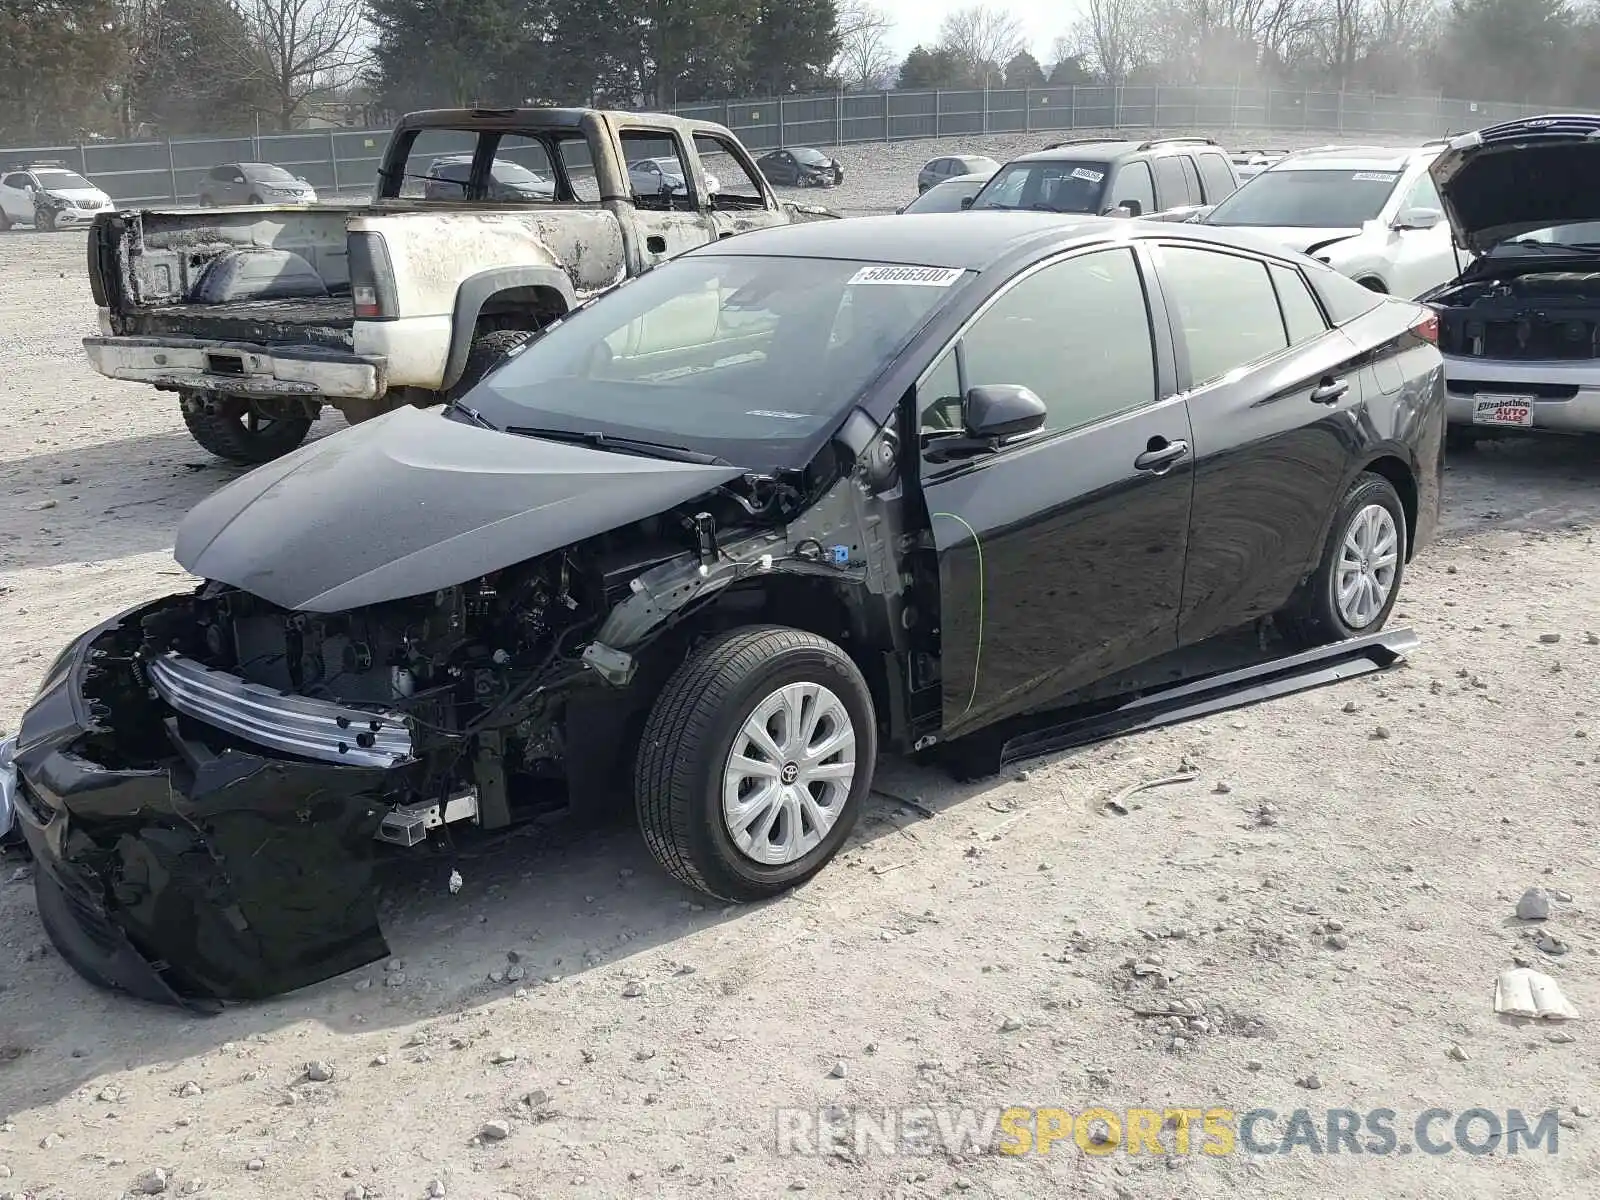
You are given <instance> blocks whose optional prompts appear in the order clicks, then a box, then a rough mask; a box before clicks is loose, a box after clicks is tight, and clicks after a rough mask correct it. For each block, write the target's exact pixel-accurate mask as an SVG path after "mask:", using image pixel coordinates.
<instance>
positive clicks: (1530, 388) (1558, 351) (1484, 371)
mask: <svg viewBox="0 0 1600 1200" xmlns="http://www.w3.org/2000/svg"><path fill="white" fill-rule="evenodd" d="M1431 172H1432V175H1433V178H1434V180H1435V182H1436V184H1437V186H1438V189H1439V195H1440V197H1441V198H1442V201H1443V205H1444V211H1445V213H1446V215H1447V217H1448V218H1449V221H1450V224H1451V227H1452V228H1453V229H1454V231H1455V236H1456V239H1457V240H1458V241H1459V242H1461V244H1462V245H1463V246H1465V247H1467V248H1468V249H1469V250H1471V251H1472V253H1473V254H1474V255H1476V256H1477V258H1476V261H1474V262H1473V264H1472V265H1471V266H1470V267H1468V268H1467V269H1466V270H1465V271H1463V272H1462V273H1461V274H1460V275H1459V276H1458V277H1457V278H1456V279H1454V280H1453V281H1451V282H1450V283H1449V284H1446V285H1445V286H1444V287H1441V288H1439V289H1437V290H1435V291H1433V292H1431V293H1429V294H1428V295H1426V296H1424V297H1422V299H1423V300H1424V301H1425V302H1426V303H1428V304H1430V305H1432V306H1433V307H1434V308H1435V309H1437V310H1438V313H1439V318H1440V320H1439V324H1440V330H1439V348H1440V349H1441V350H1442V351H1443V352H1444V355H1445V378H1446V380H1447V385H1448V389H1449V392H1448V397H1449V421H1450V424H1451V441H1452V442H1453V443H1454V444H1456V445H1457V446H1462V445H1467V444H1470V443H1471V442H1473V441H1475V440H1476V439H1477V438H1478V437H1480V436H1482V435H1483V434H1485V433H1491V434H1492V433H1497V432H1499V431H1501V430H1504V429H1523V430H1529V429H1532V430H1540V429H1542V430H1550V431H1557V432H1565V433H1600V117H1595V116H1577V115H1575V116H1567V115H1551V116H1543V117H1533V118H1529V119H1526V120H1520V121H1508V122H1506V123H1504V124H1500V125H1491V126H1489V127H1488V128H1486V129H1480V130H1478V131H1476V132H1474V133H1466V134H1462V135H1461V136H1459V137H1456V138H1452V139H1451V140H1450V143H1449V145H1448V147H1447V148H1446V149H1445V150H1444V151H1443V153H1441V154H1440V155H1439V157H1438V158H1437V159H1436V160H1435V161H1434V163H1433V166H1432V168H1431Z"/></svg>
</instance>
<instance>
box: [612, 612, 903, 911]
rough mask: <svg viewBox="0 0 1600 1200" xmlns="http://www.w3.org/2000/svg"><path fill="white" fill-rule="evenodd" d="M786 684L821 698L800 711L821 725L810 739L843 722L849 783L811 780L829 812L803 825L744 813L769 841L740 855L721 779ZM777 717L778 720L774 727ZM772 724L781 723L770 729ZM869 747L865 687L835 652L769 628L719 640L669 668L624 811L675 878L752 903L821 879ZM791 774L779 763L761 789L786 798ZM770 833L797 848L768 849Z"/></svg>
mask: <svg viewBox="0 0 1600 1200" xmlns="http://www.w3.org/2000/svg"><path fill="white" fill-rule="evenodd" d="M793 685H810V686H811V687H812V688H816V687H821V688H823V689H826V693H825V694H823V695H818V694H816V693H813V694H812V697H811V700H810V702H811V703H812V704H817V703H821V704H822V705H823V706H824V712H823V715H822V716H821V717H819V718H816V719H817V721H818V724H817V728H818V730H823V729H824V726H823V722H824V721H832V722H836V723H834V724H832V725H831V726H829V728H832V729H835V730H837V729H838V728H840V724H839V723H837V722H838V721H839V717H838V714H839V713H840V712H843V713H844V714H846V716H847V719H848V721H849V723H850V727H851V731H852V732H853V733H854V735H855V740H854V748H853V752H854V772H853V775H851V776H850V779H849V783H848V786H847V788H846V787H845V786H842V785H841V784H840V783H839V781H838V780H837V779H832V780H827V779H824V780H813V781H812V784H811V786H820V787H822V788H823V789H824V790H823V791H822V792H821V793H820V794H818V793H817V792H815V791H813V792H812V795H813V797H814V798H815V799H816V800H823V799H826V800H828V801H830V803H828V804H826V805H825V806H824V805H819V804H815V803H814V804H813V812H812V813H811V814H808V816H807V819H806V820H804V821H800V822H796V821H795V820H794V818H793V817H792V816H790V815H789V813H790V812H793V813H798V812H799V802H798V801H796V807H795V808H794V809H792V810H787V811H786V812H785V813H784V815H783V816H782V817H781V818H774V819H773V820H771V821H767V820H764V818H763V816H762V814H764V813H770V812H771V811H772V808H773V807H776V806H769V805H762V804H760V802H759V801H757V802H756V805H757V806H756V807H754V808H752V809H751V811H752V812H755V813H756V816H755V818H754V820H753V821H752V822H751V824H750V825H749V826H748V827H747V830H746V831H747V832H748V831H749V830H757V829H759V830H761V831H762V832H764V833H765V834H766V835H767V836H765V837H764V838H763V837H759V836H758V837H755V838H752V839H751V845H750V847H748V848H746V849H741V848H740V846H739V845H738V844H737V843H736V842H735V838H734V834H733V833H732V832H731V831H730V826H729V821H728V817H727V816H725V815H724V791H725V786H726V785H725V780H724V776H725V774H726V772H727V771H728V770H729V769H730V768H731V762H730V759H731V757H732V755H733V752H734V750H735V747H736V746H737V745H739V744H741V743H742V741H743V739H744V738H745V736H746V735H745V734H744V732H743V728H742V727H743V726H744V725H745V723H746V722H747V721H748V720H750V719H751V718H753V717H754V716H755V715H756V713H757V711H758V710H759V709H760V708H762V707H764V706H766V705H767V704H770V703H775V702H777V701H779V700H780V699H781V697H782V695H783V691H784V689H786V688H789V687H791V686H793ZM802 702H803V701H802ZM830 708H831V709H832V710H833V712H832V714H831V715H830V714H829V713H828V712H827V709H830ZM783 715H784V714H783V710H782V709H780V710H778V711H775V712H774V713H773V717H772V719H773V720H775V721H777V720H778V719H779V718H780V717H781V716H783ZM782 725H783V722H782V721H779V728H780V730H781V728H782ZM770 728H771V726H770V724H769V734H768V736H769V737H772V739H773V740H774V741H777V742H779V743H780V745H781V744H783V743H784V741H785V740H786V739H783V738H782V737H781V736H778V735H772V734H771V733H770ZM877 742H878V734H877V720H876V716H875V714H874V712H873V707H872V695H871V693H870V691H869V690H868V688H867V682H866V680H865V679H863V678H862V676H861V672H860V671H859V670H858V669H857V668H856V665H855V663H854V662H852V661H851V660H850V657H849V655H847V654H846V653H845V652H844V651H843V650H841V649H840V648H839V647H838V646H836V645H834V644H833V643H832V642H830V641H828V640H827V639H825V638H821V637H818V636H817V635H816V634H812V633H806V632H803V631H801V630H798V629H789V628H785V627H782V626H773V625H761V626H747V627H745V628H743V629H735V630H733V631H731V632H728V633H724V634H721V635H719V636H717V637H715V638H713V639H711V640H710V641H708V642H706V643H705V644H704V645H702V646H700V647H699V648H698V649H697V650H695V651H694V652H693V653H692V654H691V655H690V656H689V658H688V659H687V660H685V662H684V663H683V665H682V666H680V667H679V668H678V670H677V671H676V672H675V673H674V674H673V676H672V677H671V678H670V679H669V680H668V681H667V684H666V686H665V687H663V688H662V690H661V694H660V695H659V696H658V697H657V698H656V702H655V705H654V707H653V708H652V709H651V711H650V716H649V719H648V720H647V721H646V722H645V728H644V734H643V736H642V737H641V738H640V741H639V751H638V756H637V758H636V760H635V763H634V801H635V804H636V805H637V808H638V814H639V828H640V831H641V832H642V833H643V834H644V840H645V844H646V845H647V846H648V847H649V848H650V853H651V854H653V855H654V856H655V859H656V861H657V862H659V863H660V864H661V865H662V866H663V867H664V868H665V869H666V870H667V871H668V872H669V873H670V874H672V875H673V876H674V877H675V878H676V879H678V880H679V881H680V882H682V883H684V884H687V885H688V886H689V887H692V888H694V889H696V890H697V891H701V892H705V893H706V894H708V895H710V896H714V897H716V898H717V899H719V900H732V901H750V900H761V899H764V898H766V897H768V896H773V895H776V894H778V893H780V892H783V891H786V890H788V889H789V888H792V887H795V886H796V885H798V884H800V883H803V882H804V881H805V880H807V879H809V878H811V876H813V875H815V874H816V873H817V872H818V871H820V870H821V869H822V868H823V866H825V865H826V864H827V862H828V860H829V859H831V858H832V857H833V856H834V855H835V854H836V853H838V851H839V847H841V846H842V845H844V842H845V840H846V839H847V838H848V837H849V836H850V830H851V829H852V828H853V827H854V825H855V823H856V819H857V817H858V816H859V815H860V812H861V808H862V806H863V805H864V804H865V802H866V797H867V793H868V792H869V791H870V790H871V787H872V772H873V768H874V765H875V763H876V756H877V748H878V747H877ZM769 757H770V755H769ZM831 757H832V756H831V755H830V756H829V758H831ZM820 765H821V768H822V769H826V768H827V767H829V766H833V767H836V768H837V767H842V766H843V765H844V764H843V763H830V762H829V761H828V758H825V759H823V760H822V763H821V764H820ZM795 766H796V760H794V759H788V760H786V762H785V763H784V765H783V766H782V767H780V768H778V774H777V776H776V778H774V779H772V781H771V783H769V784H768V785H767V786H768V787H769V788H770V787H773V786H776V787H778V788H779V789H780V790H782V791H787V788H786V787H785V786H784V778H785V772H788V771H791V770H793V769H794V768H795ZM750 782H752V783H754V782H756V780H755V778H754V777H751V778H750ZM802 782H803V777H802ZM789 783H790V784H791V785H792V783H793V781H792V780H790V781H789ZM736 786H738V785H736ZM760 790H761V788H760V786H759V785H758V786H757V787H755V788H752V789H750V790H749V791H747V792H745V793H743V794H744V795H746V796H753V795H755V794H756V793H757V792H758V791H760ZM830 793H831V794H830ZM790 795H791V796H792V795H793V793H790ZM778 803H779V804H780V805H781V804H782V803H783V801H782V800H781V799H780V800H779V801H778ZM824 813H825V814H828V815H830V816H831V817H832V824H831V825H828V826H826V828H821V827H819V826H818V825H817V824H816V822H815V817H816V815H818V814H824ZM797 825H798V829H797V828H796V827H797ZM780 829H781V830H782V831H783V833H784V834H785V837H784V838H783V839H782V840H783V841H785V842H787V841H788V840H789V836H788V835H791V834H794V833H796V832H799V833H800V834H801V835H802V837H801V839H800V844H799V845H798V846H793V845H791V846H789V847H787V848H786V849H785V848H784V847H780V846H777V845H775V844H774V841H775V839H774V837H773V836H772V835H773V834H775V833H777V832H778V831H779V830H780ZM818 835H820V836H818ZM763 851H765V852H766V853H765V854H763V853H762V852H763ZM762 857H766V858H767V861H765V862H763V861H761V858H762Z"/></svg>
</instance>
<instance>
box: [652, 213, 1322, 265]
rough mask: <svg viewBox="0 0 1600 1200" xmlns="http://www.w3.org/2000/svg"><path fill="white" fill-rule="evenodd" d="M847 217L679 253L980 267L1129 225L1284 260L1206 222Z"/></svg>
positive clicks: (1272, 248)
mask: <svg viewBox="0 0 1600 1200" xmlns="http://www.w3.org/2000/svg"><path fill="white" fill-rule="evenodd" d="M913 215H914V216H915V220H907V219H906V217H905V216H904V215H900V214H896V215H883V216H871V217H851V218H850V219H848V220H839V221H829V220H822V221H805V222H802V223H800V224H798V225H776V226H772V227H770V228H767V229H753V230H751V231H749V232H748V233H741V234H740V235H739V236H738V237H736V238H728V239H726V240H724V241H719V242H713V243H711V244H709V245H706V246H700V247H697V248H696V249H694V250H690V251H688V252H686V253H685V254H683V255H681V256H680V257H683V258H688V257H691V256H693V255H718V254H759V255H767V256H771V257H775V258H838V259H854V260H856V261H859V262H876V263H891V264H894V265H904V266H920V267H951V268H958V269H961V270H965V271H982V270H984V269H985V268H987V267H989V266H991V265H993V264H994V263H996V262H998V261H1000V260H1001V259H1003V258H1006V257H1007V256H1009V255H1011V254H1014V253H1017V252H1019V251H1023V250H1027V249H1030V248H1032V249H1035V250H1037V251H1038V252H1040V253H1045V252H1047V251H1053V250H1066V249H1071V248H1072V247H1073V246H1074V245H1079V244H1086V243H1091V242H1097V241H1103V240H1106V239H1107V238H1108V237H1110V236H1113V235H1116V234H1120V233H1126V232H1128V231H1129V230H1130V228H1134V229H1136V230H1137V232H1138V233H1139V234H1140V235H1142V236H1145V237H1175V238H1181V239H1184V240H1188V241H1197V242H1213V243H1215V244H1217V245H1218V246H1222V247H1227V246H1235V247H1238V248H1241V249H1246V250H1249V251H1251V252H1253V253H1258V254H1264V255H1269V256H1271V257H1274V258H1278V259H1283V260H1291V259H1295V258H1297V257H1298V256H1297V255H1292V254H1289V253H1288V252H1287V251H1285V250H1284V248H1283V246H1282V245H1280V244H1278V243H1277V242H1274V241H1272V240H1270V239H1268V238H1265V237H1256V236H1252V235H1250V234H1249V233H1247V232H1244V231H1241V230H1235V229H1223V228H1218V227H1214V226H1206V225H1188V224H1170V225H1169V224H1164V223H1160V224H1158V223H1156V222H1139V223H1137V224H1135V223H1134V222H1131V221H1129V220H1128V219H1127V218H1123V217H1090V216H1078V215H1076V214H1065V215H1064V214H1061V213H1044V212H956V213H920V214H913Z"/></svg>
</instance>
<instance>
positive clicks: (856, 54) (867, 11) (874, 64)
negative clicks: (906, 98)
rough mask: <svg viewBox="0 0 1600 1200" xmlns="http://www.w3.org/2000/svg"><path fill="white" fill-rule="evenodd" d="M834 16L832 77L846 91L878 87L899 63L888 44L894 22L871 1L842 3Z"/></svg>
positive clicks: (855, 0)
mask: <svg viewBox="0 0 1600 1200" xmlns="http://www.w3.org/2000/svg"><path fill="white" fill-rule="evenodd" d="M838 14H839V15H838V30H839V53H838V55H837V56H836V57H835V58H834V60H833V73H834V75H835V76H837V77H838V79H839V81H840V82H841V83H842V84H844V86H845V87H847V88H878V87H882V86H883V85H884V83H885V82H887V80H888V79H889V77H890V76H892V75H893V74H894V69H895V66H896V65H897V63H898V61H899V60H898V58H897V57H896V55H895V52H894V47H893V45H892V44H891V43H890V36H891V34H893V32H894V22H893V21H892V20H891V19H890V18H889V14H888V13H886V12H885V11H884V10H883V9H881V8H879V7H878V6H877V5H875V4H873V3H871V0H843V2H842V3H841V4H840V5H839V8H838Z"/></svg>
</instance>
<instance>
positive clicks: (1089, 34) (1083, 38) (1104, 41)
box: [1070, 0, 1151, 85]
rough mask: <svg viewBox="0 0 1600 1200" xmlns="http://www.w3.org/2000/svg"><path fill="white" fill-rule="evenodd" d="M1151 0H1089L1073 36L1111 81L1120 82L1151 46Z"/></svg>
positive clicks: (1080, 47)
mask: <svg viewBox="0 0 1600 1200" xmlns="http://www.w3.org/2000/svg"><path fill="white" fill-rule="evenodd" d="M1150 9H1151V5H1150V3H1149V0H1089V4H1088V8H1087V10H1086V11H1085V12H1084V14H1083V16H1082V17H1080V18H1079V19H1078V24H1077V26H1076V28H1075V30H1074V36H1073V37H1072V38H1071V39H1070V41H1071V42H1072V43H1074V44H1075V45H1076V47H1077V51H1078V53H1080V54H1083V55H1085V56H1086V57H1087V58H1088V59H1089V60H1090V61H1091V62H1092V63H1093V64H1094V68H1095V70H1097V71H1098V72H1099V73H1100V74H1101V75H1102V76H1103V77H1104V78H1105V81H1106V82H1107V83H1109V84H1112V85H1116V84H1120V83H1122V82H1123V81H1125V80H1126V79H1127V78H1128V73H1129V72H1130V71H1132V70H1133V68H1135V67H1137V66H1139V65H1141V64H1142V63H1143V62H1144V61H1145V58H1146V55H1147V51H1148V49H1149V41H1150V38H1149V30H1150Z"/></svg>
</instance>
